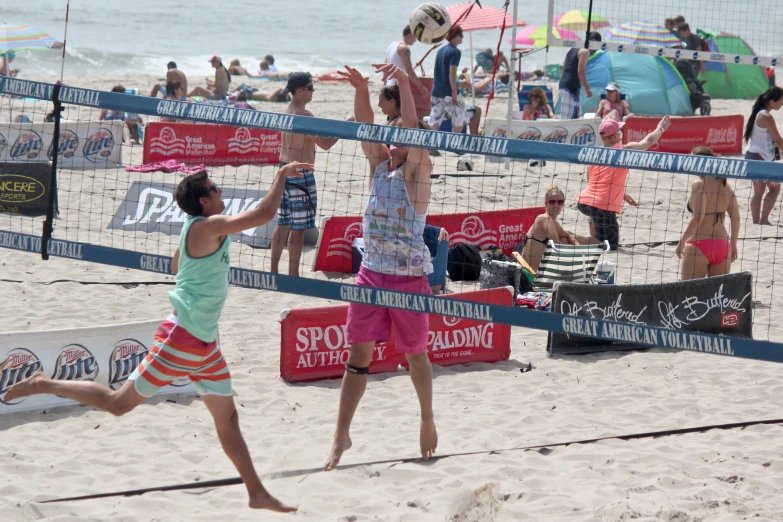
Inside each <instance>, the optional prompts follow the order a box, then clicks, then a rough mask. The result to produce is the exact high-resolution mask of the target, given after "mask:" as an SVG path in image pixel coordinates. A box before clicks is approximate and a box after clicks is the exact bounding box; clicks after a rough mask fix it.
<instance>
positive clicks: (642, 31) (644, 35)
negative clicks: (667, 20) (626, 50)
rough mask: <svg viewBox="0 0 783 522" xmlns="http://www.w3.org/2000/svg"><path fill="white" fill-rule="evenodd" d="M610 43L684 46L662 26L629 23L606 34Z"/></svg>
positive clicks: (649, 23)
mask: <svg viewBox="0 0 783 522" xmlns="http://www.w3.org/2000/svg"><path fill="white" fill-rule="evenodd" d="M606 40H607V41H608V42H616V43H627V44H634V45H654V46H657V47H674V46H675V45H682V42H680V40H679V38H677V37H676V36H674V34H672V32H671V31H669V30H668V29H666V28H665V27H664V26H662V25H658V24H655V23H651V22H628V23H625V24H620V25H618V26H617V27H613V28H612V29H609V30H608V31H607V32H606Z"/></svg>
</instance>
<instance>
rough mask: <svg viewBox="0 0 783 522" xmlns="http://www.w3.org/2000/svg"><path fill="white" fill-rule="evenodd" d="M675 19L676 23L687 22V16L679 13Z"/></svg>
mask: <svg viewBox="0 0 783 522" xmlns="http://www.w3.org/2000/svg"><path fill="white" fill-rule="evenodd" d="M674 21H675V23H678V24H684V23H685V17H684V16H682V15H677V16H675V17H674Z"/></svg>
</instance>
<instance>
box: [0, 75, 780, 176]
mask: <svg viewBox="0 0 783 522" xmlns="http://www.w3.org/2000/svg"><path fill="white" fill-rule="evenodd" d="M52 87H53V85H51V84H46V83H41V82H31V81H27V80H19V79H16V78H7V77H0V94H10V95H18V96H27V97H31V98H36V99H48V98H46V97H45V96H46V95H47V94H48V95H49V96H51V92H52V91H51V89H52ZM60 99H61V100H62V101H63V102H64V103H69V104H73V105H81V106H85V107H94V108H99V107H100V108H105V109H109V110H122V111H125V112H135V113H139V114H150V115H153V116H160V117H170V118H177V119H184V120H192V121H202V122H207V123H225V124H230V125H238V126H244V127H256V128H261V129H269V130H275V131H282V132H294V133H297V134H308V135H312V136H327V137H336V138H341V139H348V140H359V141H371V142H375V143H387V144H395V145H403V146H409V147H421V148H427V149H439V150H446V151H450V152H456V153H476V154H484V155H488V156H501V157H509V158H518V159H525V160H527V159H537V160H548V161H561V162H568V163H580V164H585V165H606V166H611V167H623V168H631V169H644V170H651V171H659V172H675V173H678V174H689V175H707V176H715V177H729V178H739V179H752V180H763V181H778V182H783V167H782V166H781V165H780V164H778V163H775V162H770V161H750V160H744V159H728V158H713V157H706V156H689V155H682V154H670V153H661V152H649V151H641V150H619V149H606V148H603V147H591V146H587V145H571V144H562V143H549V142H530V141H528V140H510V139H507V138H501V137H496V136H495V137H493V136H478V135H475V136H474V135H467V134H453V133H449V132H439V131H431V130H422V129H408V128H402V127H389V126H386V125H371V124H367V123H357V122H351V121H342V120H327V119H323V118H310V117H307V116H295V115H292V114H279V113H269V112H262V111H254V110H247V109H236V108H233V107H225V106H217V105H208V104H201V103H193V102H186V101H176V100H161V99H159V98H149V97H145V96H127V95H125V94H119V93H113V92H104V91H96V90H92V89H81V88H76V87H68V86H63V87H62V89H61V95H60Z"/></svg>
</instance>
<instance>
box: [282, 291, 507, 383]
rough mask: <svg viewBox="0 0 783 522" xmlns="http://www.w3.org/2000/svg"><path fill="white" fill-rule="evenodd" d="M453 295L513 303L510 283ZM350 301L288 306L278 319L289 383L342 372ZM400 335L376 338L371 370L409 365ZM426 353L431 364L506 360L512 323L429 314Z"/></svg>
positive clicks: (283, 370) (346, 359)
mask: <svg viewBox="0 0 783 522" xmlns="http://www.w3.org/2000/svg"><path fill="white" fill-rule="evenodd" d="M449 297H453V298H456V299H466V300H470V301H476V302H482V303H492V304H498V305H503V306H510V305H511V304H512V296H511V288H510V287H509V288H492V289H490V290H477V291H474V292H464V293H459V294H450V295H449ZM347 316H348V306H345V305H343V306H327V307H320V308H303V309H300V310H286V311H285V312H283V318H282V320H281V321H280V326H281V337H280V375H281V377H282V378H283V379H285V380H286V381H288V382H298V381H314V380H319V379H329V378H335V377H342V375H343V371H344V370H345V363H346V362H348V354H349V352H350V348H351V346H350V345H349V344H348V341H347V339H346V334H345V329H346V326H345V323H346V320H347ZM395 339H396V336H395V334H394V331H392V335H391V339H389V340H388V341H387V342H384V343H378V344H377V345H376V346H375V350H374V351H373V357H372V363H370V373H381V372H393V371H396V370H397V367H398V366H400V365H402V366H407V361H406V359H405V356H404V355H403V354H400V353H397V351H396V349H395V345H396V342H395ZM427 349H428V353H429V358H430V361H431V362H432V363H433V364H438V365H441V366H450V365H452V364H467V363H472V362H497V361H505V360H506V359H508V358H509V356H510V355H511V327H510V326H508V325H504V324H497V323H487V322H482V321H476V320H472V319H460V318H455V317H449V316H445V315H435V314H430V324H429V337H428V346H427Z"/></svg>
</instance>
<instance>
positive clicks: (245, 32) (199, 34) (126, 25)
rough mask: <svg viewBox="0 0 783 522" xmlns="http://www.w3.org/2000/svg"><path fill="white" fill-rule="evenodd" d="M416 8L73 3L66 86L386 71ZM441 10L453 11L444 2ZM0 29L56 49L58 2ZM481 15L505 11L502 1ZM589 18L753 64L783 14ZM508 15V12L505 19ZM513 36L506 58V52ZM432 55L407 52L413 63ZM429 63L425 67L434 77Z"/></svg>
mask: <svg viewBox="0 0 783 522" xmlns="http://www.w3.org/2000/svg"><path fill="white" fill-rule="evenodd" d="M519 2H520V3H519V18H520V19H522V20H525V21H526V22H527V23H528V24H530V25H537V24H545V23H546V16H547V2H546V1H542V0H536V1H531V0H519ZM418 3H420V0H295V1H290V0H289V1H283V2H280V1H274V2H273V1H270V0H232V1H231V2H220V1H216V0H189V1H187V2H174V1H161V0H123V1H119V0H72V1H71V5H70V17H69V23H68V35H67V55H66V62H65V80H66V83H67V82H68V79H69V77H70V78H72V77H77V76H83V75H112V74H135V73H138V74H155V75H161V76H162V75H163V74H165V71H166V63H167V62H168V61H169V60H174V61H176V62H177V64H178V65H179V67H180V68H181V69H182V70H184V71H185V72H186V73H187V74H189V75H193V76H194V78H196V77H197V76H211V75H212V74H213V70H212V68H211V66H210V65H209V63H208V62H207V59H208V58H209V57H210V56H212V55H213V54H218V55H220V56H221V57H222V58H223V60H224V62H225V63H226V64H228V62H229V61H230V60H231V59H233V58H238V59H239V60H240V61H241V63H242V65H244V66H245V67H246V68H247V69H248V70H252V71H255V70H257V68H258V63H259V62H260V61H261V59H262V58H263V57H264V55H266V54H272V55H274V56H275V59H276V65H277V66H278V68H279V69H280V70H287V71H291V70H307V71H310V72H313V73H316V72H324V71H327V70H333V69H338V68H342V66H343V65H344V64H348V65H351V66H354V67H359V68H360V69H362V70H363V71H366V72H369V71H370V70H371V68H370V64H371V63H373V62H376V61H383V59H384V57H385V51H386V47H387V46H388V45H389V43H390V42H391V41H393V40H395V39H397V38H398V37H399V35H400V32H401V30H402V28H403V27H404V26H405V25H406V24H407V23H408V18H409V16H410V13H411V11H412V10H413V9H414V7H415V6H416V5H418ZM443 3H444V4H450V3H456V0H455V1H454V2H443ZM2 4H3V5H0V19H2V20H4V21H7V22H9V23H11V22H13V23H25V24H30V25H32V26H34V27H36V28H39V29H41V30H44V31H46V32H48V33H49V34H51V35H52V36H53V37H55V38H57V39H58V40H62V38H63V31H64V26H65V1H64V0H10V1H8V0H6V1H5V2H2ZM482 5H489V6H494V7H499V8H502V7H503V1H502V0H485V1H484V2H482ZM587 5H588V1H587V0H555V12H556V13H558V12H561V11H566V10H569V9H576V8H586V7H587ZM593 5H594V10H595V12H598V13H600V14H602V15H604V16H605V17H606V18H608V19H609V20H610V21H611V22H613V23H621V22H625V21H631V20H652V21H659V22H661V23H662V20H663V19H664V18H665V17H666V16H674V15H676V14H683V15H684V16H685V17H686V18H687V19H688V20H689V21H690V23H691V25H692V26H696V27H701V28H709V29H713V30H723V31H727V32H731V33H734V34H740V35H741V36H743V37H744V38H745V40H746V41H748V43H749V44H750V45H751V46H753V47H754V49H755V50H756V52H757V53H758V54H762V55H765V56H771V55H772V56H778V55H780V54H781V50H783V36H781V31H780V27H781V26H783V7H780V6H778V5H776V4H770V3H769V2H765V3H764V4H762V3H761V0H746V1H745V2H736V1H735V0H711V1H707V0H689V2H687V3H684V2H680V1H675V0H660V1H654V2H649V3H642V2H637V1H634V0H594V2H593ZM509 10H511V8H510V9H509ZM510 32H511V31H510V28H509V29H508V31H507V33H506V35H505V36H504V38H503V42H502V49H505V50H506V51H508V50H509V49H510V46H511V44H510V42H509V39H510ZM472 36H473V45H474V52H478V51H480V50H482V49H486V48H487V47H492V48H494V47H495V46H496V45H497V43H498V39H499V36H500V30H499V29H498V30H485V31H475V32H473V35H472ZM468 43H469V39H468V35H467V34H466V37H465V41H464V43H463V44H462V46H461V48H462V50H463V60H462V61H463V63H462V65H463V66H466V65H467V64H468V63H469V59H468ZM427 49H428V46H425V45H423V44H421V43H417V44H415V45H414V46H413V47H412V54H413V58H414V60H415V61H418V59H419V58H421V57H422V56H423V55H424V53H425V52H426V50H427ZM564 54H565V52H564V51H563V50H562V49H553V50H551V51H550V52H549V53H546V52H543V51H541V52H537V53H535V54H533V55H531V56H528V57H526V58H524V60H523V62H522V67H523V69H524V70H533V69H535V68H538V67H541V66H543V65H545V64H546V63H550V64H551V63H562V59H563V56H564ZM60 57H61V51H59V50H48V51H35V52H24V53H20V55H19V56H18V58H17V62H16V63H15V65H16V66H17V67H19V68H21V69H22V76H24V75H25V74H29V75H51V76H53V77H55V76H59V71H60V63H61V62H60V60H61V58H60ZM433 64H434V53H433V54H431V55H430V57H429V58H427V61H425V62H424V67H425V71H427V72H429V73H430V74H431V72H432V67H433Z"/></svg>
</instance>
